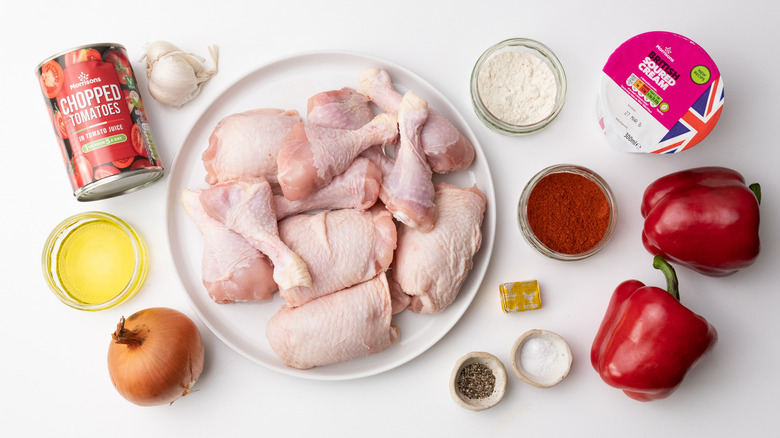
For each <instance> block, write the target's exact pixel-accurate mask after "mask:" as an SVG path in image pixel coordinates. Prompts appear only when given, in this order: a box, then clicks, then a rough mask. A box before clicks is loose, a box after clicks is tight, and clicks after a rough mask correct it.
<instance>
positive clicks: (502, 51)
mask: <svg viewBox="0 0 780 438" xmlns="http://www.w3.org/2000/svg"><path fill="white" fill-rule="evenodd" d="M565 100H566V73H565V72H564V70H563V66H562V65H561V62H560V60H558V57H557V56H555V54H554V53H553V52H552V50H550V49H549V48H548V47H547V46H545V45H544V44H542V43H540V42H538V41H534V40H531V39H527V38H512V39H508V40H504V41H501V42H500V43H498V44H495V45H493V46H492V47H490V48H489V49H487V50H486V51H485V53H483V54H482V56H480V57H479V59H478V60H477V63H476V64H475V65H474V70H473V71H472V72H471V102H472V104H473V105H474V112H475V113H476V114H477V116H478V117H479V118H480V120H482V121H483V122H484V123H485V125H487V127H488V128H490V129H492V130H494V131H496V132H499V133H501V134H507V135H521V134H530V133H533V132H536V131H539V130H540V129H542V128H544V127H545V126H547V125H549V124H550V122H552V121H553V120H554V119H555V117H556V116H557V115H558V113H560V112H561V109H562V108H563V103H564V101H565Z"/></svg>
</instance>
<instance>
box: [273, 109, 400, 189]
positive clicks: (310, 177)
mask: <svg viewBox="0 0 780 438" xmlns="http://www.w3.org/2000/svg"><path fill="white" fill-rule="evenodd" d="M397 136H398V127H397V121H396V117H395V116H392V115H390V114H380V115H378V116H376V117H375V118H373V119H372V120H371V121H370V122H369V123H367V124H365V125H363V126H362V127H361V128H359V129H355V130H348V129H338V128H326V127H322V126H314V125H304V124H303V123H299V124H297V125H296V126H295V127H294V128H293V133H292V136H291V137H290V138H289V139H288V140H287V141H286V142H285V144H284V146H283V147H282V149H281V150H280V151H279V158H278V169H279V174H278V177H279V184H280V185H281V188H282V193H283V194H284V197H285V198H287V199H289V200H291V201H297V200H299V199H303V198H305V197H307V196H309V195H311V194H312V193H314V192H315V191H317V190H319V189H320V188H322V187H324V186H326V185H327V184H328V183H330V181H331V180H332V179H333V177H335V176H336V175H339V174H341V173H342V172H344V171H345V170H347V168H348V167H349V166H350V164H352V161H354V160H355V158H356V157H357V156H358V155H359V154H360V153H361V152H363V151H364V150H365V149H366V148H368V147H370V146H372V145H387V144H392V143H394V142H395V141H396V137H397Z"/></svg>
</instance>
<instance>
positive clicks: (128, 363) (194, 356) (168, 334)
mask: <svg viewBox="0 0 780 438" xmlns="http://www.w3.org/2000/svg"><path fill="white" fill-rule="evenodd" d="M111 337H112V339H111V343H110V344H109V346H108V373H109V376H110V377H111V382H112V383H113V384H114V387H115V388H116V390H117V391H118V392H119V394H120V395H122V397H124V398H125V399H127V400H128V401H130V402H132V403H135V404H137V405H139V406H156V405H163V404H170V403H173V402H174V401H176V400H177V399H179V398H180V397H182V396H184V395H187V394H189V393H190V392H193V391H192V389H191V388H192V386H193V385H194V384H195V382H196V381H197V380H198V377H200V374H201V372H202V371H203V339H202V338H201V335H200V331H198V327H197V326H196V325H195V323H193V322H192V320H191V319H190V318H189V317H187V315H185V314H183V313H181V312H179V311H177V310H174V309H169V308H165V307H153V308H149V309H145V310H141V311H138V312H136V313H134V314H132V315H130V316H129V317H128V318H127V319H125V318H124V317H123V318H122V319H121V320H120V321H119V324H118V325H117V329H116V331H115V332H114V333H112V334H111Z"/></svg>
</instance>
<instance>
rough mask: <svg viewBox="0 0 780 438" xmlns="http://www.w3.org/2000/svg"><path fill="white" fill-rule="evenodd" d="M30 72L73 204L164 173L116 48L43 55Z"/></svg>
mask: <svg viewBox="0 0 780 438" xmlns="http://www.w3.org/2000/svg"><path fill="white" fill-rule="evenodd" d="M35 73H36V75H37V76H38V81H39V82H40V85H41V91H42V92H43V96H44V100H45V101H46V106H47V108H48V111H49V116H50V117H51V121H52V124H53V125H54V133H55V135H56V136H57V140H58V142H59V146H60V149H61V151H62V155H63V158H64V160H65V166H66V168H67V170H68V175H69V177H70V184H71V186H72V187H73V195H74V196H75V197H76V199H78V200H79V201H94V200H98V199H105V198H110V197H112V196H117V195H121V194H124V193H129V192H132V191H135V190H138V189H141V188H143V187H146V186H148V185H150V184H152V183H154V182H155V181H157V180H158V179H160V178H161V177H162V176H163V166H162V163H161V162H160V158H159V156H158V155H157V150H156V149H155V146H154V140H153V139H152V132H151V128H150V126H149V120H148V118H147V115H146V110H145V109H144V105H143V101H142V100H141V95H140V94H139V92H138V82H137V81H136V79H135V75H134V73H133V68H132V66H131V65H130V62H129V60H128V57H127V51H126V50H125V48H124V47H123V46H122V45H120V44H114V43H100V44H90V45H85V46H81V47H75V48H73V49H70V50H66V51H64V52H60V53H58V54H56V55H54V56H52V57H50V58H47V59H46V60H45V61H43V62H42V63H41V64H40V65H38V67H37V68H36V71H35Z"/></svg>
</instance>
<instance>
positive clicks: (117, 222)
mask: <svg viewBox="0 0 780 438" xmlns="http://www.w3.org/2000/svg"><path fill="white" fill-rule="evenodd" d="M148 264H149V262H148V255H147V250H146V245H145V244H144V242H143V240H142V239H141V236H140V235H138V233H136V231H135V230H134V229H133V228H132V227H131V226H130V225H128V224H127V223H126V222H125V221H123V220H122V219H119V218H118V217H116V216H113V215H111V214H108V213H102V212H97V211H90V212H86V213H79V214H76V215H74V216H71V217H69V218H67V219H65V220H64V221H62V222H60V224H59V225H57V226H56V227H55V228H54V230H53V231H52V232H51V234H50V235H49V237H48V239H46V243H45V245H44V248H43V257H42V266H43V275H44V277H45V278H46V282H47V283H48V285H49V287H50V288H51V290H52V291H53V292H54V294H55V296H56V297H57V298H59V300H60V301H62V302H63V303H65V304H67V305H68V306H70V307H72V308H74V309H79V310H85V311H97V310H104V309H108V308H111V307H114V306H116V305H118V304H120V303H123V302H125V301H127V300H128V299H130V298H131V297H132V296H133V295H135V294H136V293H137V292H138V290H139V289H140V288H141V286H142V285H143V282H144V280H145V279H146V274H147V270H148Z"/></svg>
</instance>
